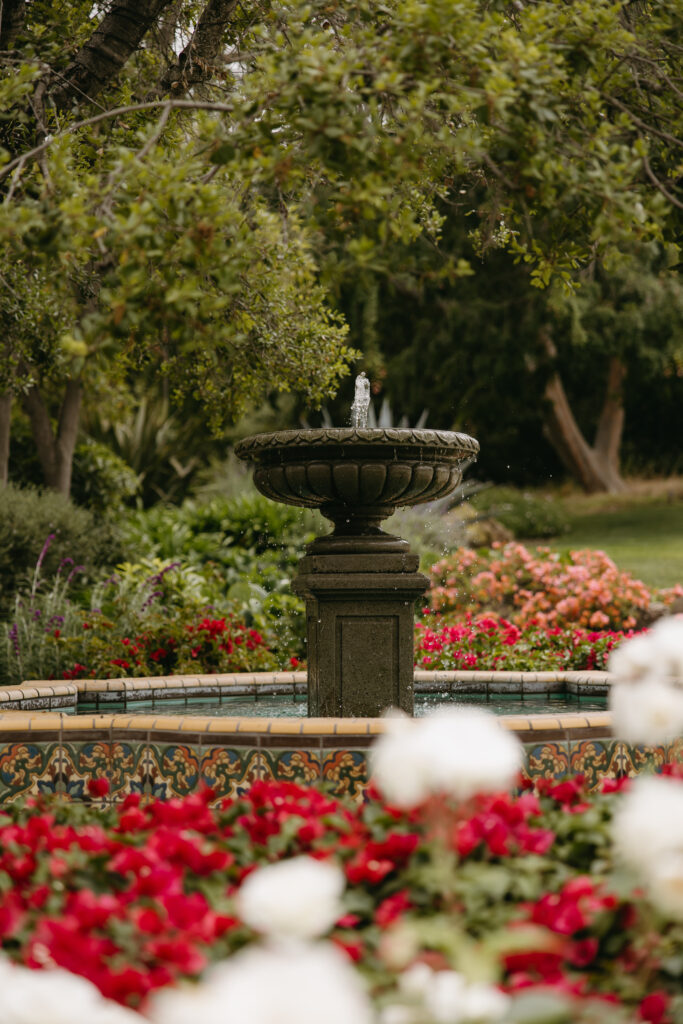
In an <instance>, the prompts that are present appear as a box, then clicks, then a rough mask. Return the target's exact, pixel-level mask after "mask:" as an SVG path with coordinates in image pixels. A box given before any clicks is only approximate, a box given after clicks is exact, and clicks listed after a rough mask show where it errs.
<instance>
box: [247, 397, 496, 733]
mask: <svg viewBox="0 0 683 1024" xmlns="http://www.w3.org/2000/svg"><path fill="white" fill-rule="evenodd" d="M361 383H362V377H361ZM366 383H367V382H366ZM357 392H358V394H357V399H358V403H357V408H356V412H357V413H359V414H360V413H362V412H363V406H364V403H365V402H366V401H369V390H368V389H367V388H365V387H362V388H358V387H357ZM361 392H362V393H361ZM366 392H367V393H366ZM363 395H365V398H363ZM478 451H479V444H478V442H477V441H476V440H475V439H474V438H473V437H468V435H467V434H458V433H454V432H452V431H443V430H417V429H416V430H407V429H405V430H404V429H402V428H398V429H394V428H387V429H373V430H368V429H366V428H364V427H360V426H359V427H338V428H335V427H321V428H320V429H318V430H283V431H278V432H277V433H273V434H255V435H254V436H253V437H246V438H244V440H243V441H240V442H239V444H237V445H236V446H235V454H236V455H237V456H238V457H239V458H241V459H245V460H249V461H252V462H254V463H256V468H255V470H254V483H255V484H256V486H257V487H258V489H259V491H261V493H262V494H265V495H266V497H268V498H272V499H273V500H274V501H283V502H285V503H286V504H288V505H302V506H303V507H304V508H318V509H320V511H321V512H322V514H323V515H324V516H325V517H326V518H327V519H329V520H330V521H331V522H332V523H333V524H334V533H332V534H330V535H328V536H326V537H319V538H318V539H317V540H315V541H314V542H313V543H312V544H310V545H309V546H308V548H307V552H308V553H307V554H306V555H305V556H304V558H303V559H302V560H301V562H300V563H299V575H298V576H297V578H296V580H294V583H293V589H294V590H295V591H296V592H297V593H298V594H301V595H303V596H304V597H305V599H306V610H307V618H308V655H307V657H308V687H309V701H308V713H309V715H311V716H317V715H320V716H328V715H329V716H332V715H333V716H337V717H343V718H346V717H366V716H367V717H372V716H376V715H380V714H381V713H382V712H383V711H384V710H385V709H386V708H388V707H399V708H402V709H403V710H404V711H407V712H408V714H411V713H412V710H413V603H414V601H415V599H416V598H418V597H419V596H420V594H422V593H424V591H425V590H426V589H427V586H428V580H427V577H426V576H423V575H422V574H421V573H419V572H417V565H418V559H417V556H416V555H413V554H411V552H410V549H409V547H408V544H407V543H406V541H404V540H401V539H400V538H399V537H391V536H390V535H389V534H386V533H383V531H382V529H381V528H380V523H381V522H382V520H384V519H386V518H388V517H389V516H390V515H391V514H392V512H394V511H395V510H396V508H400V507H408V506H411V505H419V504H421V503H423V502H428V501H436V500H438V499H439V498H442V497H444V496H445V495H446V494H449V493H450V492H451V491H452V490H453V488H454V487H456V486H457V485H458V483H459V482H460V480H461V478H462V471H463V468H464V466H465V465H466V464H467V462H468V461H470V460H472V459H474V458H476V455H477V452H478Z"/></svg>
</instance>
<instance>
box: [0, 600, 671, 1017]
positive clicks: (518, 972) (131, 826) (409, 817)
mask: <svg viewBox="0 0 683 1024" xmlns="http://www.w3.org/2000/svg"><path fill="white" fill-rule="evenodd" d="M611 667H612V670H613V672H614V675H615V683H614V688H615V691H616V699H615V700H614V701H613V711H614V721H615V725H616V727H617V732H619V731H620V729H621V728H622V727H624V728H625V729H626V731H627V732H631V733H632V735H633V738H634V739H635V740H636V741H638V742H639V741H641V739H642V738H643V736H644V735H645V734H651V735H652V736H653V737H655V738H657V736H660V735H661V736H664V735H674V736H676V735H678V736H680V735H681V732H682V731H683V690H682V689H681V682H682V681H683V623H682V622H681V621H677V620H675V619H672V620H669V621H668V622H663V623H660V624H658V625H657V626H656V627H655V628H654V629H653V630H652V631H651V632H650V633H649V634H647V635H643V636H639V637H636V638H635V639H633V640H630V641H629V642H628V643H625V644H624V645H623V646H622V647H621V648H620V649H619V650H618V651H616V652H615V654H614V655H613V657H612V660H611ZM620 694H621V696H619V695H620ZM632 705H635V706H636V708H637V714H635V715H634V714H633V711H632ZM662 708H664V709H665V710H666V714H665V715H662V713H661V712H662ZM370 753H371V769H372V776H373V779H374V783H373V786H372V787H371V788H370V790H369V791H368V792H367V794H366V799H365V800H364V802H362V803H353V802H350V801H347V800H344V799H340V798H338V797H333V796H331V795H330V794H329V793H328V792H325V791H324V790H323V789H321V788H316V787H314V786H307V787H302V786H299V785H297V784H296V783H293V782H265V781H255V782H254V783H253V784H252V786H251V788H250V790H249V791H248V792H245V793H244V794H241V795H239V796H238V797H237V798H234V799H224V800H222V801H219V802H216V801H215V799H214V797H215V794H214V793H213V791H211V790H208V789H207V790H205V791H203V792H201V793H198V794H194V795H192V796H189V797H187V798H185V799H173V800H169V801H167V802H161V801H158V800H157V801H151V802H144V801H143V799H142V798H141V796H140V795H138V794H132V795H129V796H128V797H127V798H126V799H125V800H124V801H123V803H122V804H121V805H119V806H118V807H112V806H107V803H108V799H107V798H108V791H109V783H108V781H107V779H106V778H105V777H104V776H103V775H100V776H97V775H96V776H95V777H94V778H92V779H91V780H90V783H89V787H88V788H89V792H90V797H91V800H92V801H93V802H94V803H95V804H97V805H98V806H96V807H89V808H88V807H84V806H83V805H69V804H59V803H56V804H52V805H48V804H46V803H44V802H43V801H42V800H36V799H33V800H31V801H27V802H26V803H25V804H23V805H14V806H12V807H10V809H9V810H8V811H7V812H0V950H3V951H4V952H5V954H6V957H7V958H8V959H4V960H3V959H2V958H0V985H2V989H1V990H0V996H1V997H2V998H3V999H4V1000H5V1004H4V1005H2V1004H0V1010H2V1015H0V1020H2V1024H47V1021H48V1020H51V1021H58V1022H59V1024H61V1022H62V1021H64V1022H65V1024H66V1021H69V1024H135V1022H136V1021H137V1022H138V1024H142V1020H143V1017H144V1018H147V1019H148V1020H151V1021H152V1022H153V1024H192V1022H194V1021H195V1019H201V1020H202V1022H203V1024H222V1022H223V1021H225V1022H228V1024H230V1022H231V1021H248V1022H249V1024H290V1022H291V1024H309V1022H310V1024H316V1022H317V1021H319V1020H320V1019H321V1018H322V1019H324V1020H325V1021H326V1022H327V1024H348V1022H350V1021H353V1022H354V1024H468V1022H469V1024H593V1022H595V1021H600V1022H607V1024H612V1022H613V1024H625V1022H628V1021H632V1022H636V1021H640V1022H649V1024H680V1021H681V1020H683V959H682V958H681V949H682V948H683V852H682V851H683V766H681V765H679V764H668V765H664V766H663V768H662V772H661V775H660V776H659V777H653V776H649V777H648V776H645V777H641V778H638V779H636V780H635V781H632V780H630V779H627V778H621V779H609V780H606V781H605V782H604V783H603V785H602V787H601V790H600V791H599V792H597V793H589V792H588V791H587V788H586V786H585V780H584V779H583V777H582V776H575V777H573V778H567V779H566V780H564V781H560V782H556V781H555V780H551V779H540V780H537V781H536V784H535V790H534V789H533V786H532V784H531V783H529V784H524V783H523V781H522V778H521V776H520V775H519V774H518V773H519V769H520V767H521V763H522V750H521V747H520V744H519V743H518V741H517V740H516V739H515V738H514V737H513V736H512V735H511V734H510V733H509V732H507V731H506V730H504V729H503V728H502V726H501V724H500V723H499V722H498V721H497V720H496V719H495V718H494V717H493V716H491V715H489V714H487V713H486V712H483V711H481V710H478V709H476V708H461V709H457V710H453V709H452V710H450V711H442V712H439V713H437V714H435V715H433V716H431V717H429V718H425V719H421V720H415V719H409V718H406V717H405V716H399V717H392V718H390V719H389V720H388V721H387V722H386V723H385V730H384V732H383V733H382V735H381V736H380V738H379V739H378V740H377V741H376V743H375V744H374V746H373V748H372V750H371V752H370ZM264 937H265V940H264ZM323 938H324V939H325V940H326V941H324V942H323V941H320V940H321V939H323ZM212 964H213V965H214V966H213V967H212V966H211V965H212ZM17 965H18V966H17ZM27 968H29V969H30V970H36V971H40V972H41V973H40V974H39V975H36V976H35V977H36V978H37V979H38V984H37V985H36V986H32V984H31V974H30V970H29V971H27ZM46 969H52V972H51V971H50V970H46ZM64 972H69V973H64ZM78 978H81V979H84V980H81V981H79V980H78ZM60 992H61V996H62V1004H61V1009H60V1008H59V1002H58V1009H57V1015H56V1016H55V1012H53V1011H52V1010H50V1009H49V1006H50V1002H51V1001H52V1000H53V999H56V1000H58V997H59V994H60ZM6 993H7V995H6ZM36 993H38V996H36ZM64 999H66V1003H64ZM8 1000H9V1003H8ZM7 1006H9V1009H7ZM121 1007H125V1008H126V1009H121ZM60 1013H61V1016H60V1015H59V1014H60Z"/></svg>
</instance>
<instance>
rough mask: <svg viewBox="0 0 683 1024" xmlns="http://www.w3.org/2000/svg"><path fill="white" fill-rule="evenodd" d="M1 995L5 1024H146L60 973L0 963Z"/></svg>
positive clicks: (0, 1012)
mask: <svg viewBox="0 0 683 1024" xmlns="http://www.w3.org/2000/svg"><path fill="white" fill-rule="evenodd" d="M0 992H1V993H2V995H1V996H0V1001H1V1002H0V1021H1V1022H2V1024H143V1019H142V1017H140V1016H139V1015H138V1014H137V1013H133V1011H132V1010H126V1009H124V1008H123V1007H122V1006H119V1005H118V1004H117V1003H113V1002H111V1001H110V1000H108V999H104V998H103V996H102V994H101V993H100V991H99V990H98V989H97V988H95V986H94V985H92V984H91V983H90V982H89V981H87V980H86V979H85V978H81V977H80V976H79V975H77V974H71V973H70V972H69V971H63V970H61V969H52V970H31V969H29V968H27V967H20V966H18V965H16V964H13V963H10V962H9V961H8V960H5V959H4V958H3V959H0Z"/></svg>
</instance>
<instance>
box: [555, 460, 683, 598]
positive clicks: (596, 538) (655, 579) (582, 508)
mask: <svg viewBox="0 0 683 1024" xmlns="http://www.w3.org/2000/svg"><path fill="white" fill-rule="evenodd" d="M557 500H558V501H561V502H562V503H563V504H564V506H565V509H566V511H567V514H568V516H569V518H570V521H571V529H570V532H569V533H565V534H563V535H562V536H561V537H557V538H555V539H554V540H553V541H551V542H550V546H551V547H552V548H554V549H556V550H567V549H569V548H600V549H601V550H603V551H605V552H606V553H607V554H608V555H609V556H610V558H612V559H613V560H614V561H615V562H616V563H617V565H618V566H619V568H620V569H626V570H628V571H629V572H630V573H632V574H633V575H634V576H636V577H637V578H638V579H641V580H643V581H644V582H645V583H647V584H648V585H649V586H653V587H670V586H673V585H674V584H676V583H683V480H681V479H680V478H676V479H673V480H667V481H657V482H648V483H647V484H645V483H639V482H634V483H633V484H632V485H631V486H630V487H629V490H628V491H627V492H626V493H625V494H623V495H617V496H614V495H592V496H586V495H581V494H566V495H565V494H559V495H557Z"/></svg>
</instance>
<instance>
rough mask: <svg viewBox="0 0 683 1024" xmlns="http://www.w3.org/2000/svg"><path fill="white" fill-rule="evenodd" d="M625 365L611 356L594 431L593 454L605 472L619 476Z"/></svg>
mask: <svg viewBox="0 0 683 1024" xmlns="http://www.w3.org/2000/svg"><path fill="white" fill-rule="evenodd" d="M625 378H626V367H625V365H624V363H622V361H621V359H618V358H617V357H616V356H612V357H611V359H610V361H609V367H608V370H607V385H606V390H605V400H604V402H603V406H602V410H601V412H600V418H599V420H598V427H597V430H596V433H595V444H594V446H593V447H594V449H595V454H596V455H597V457H598V460H599V462H600V463H601V464H602V465H603V466H604V468H605V472H606V473H609V474H610V475H612V476H614V477H616V478H619V449H620V447H621V438H622V434H623V432H624V380H625Z"/></svg>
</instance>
